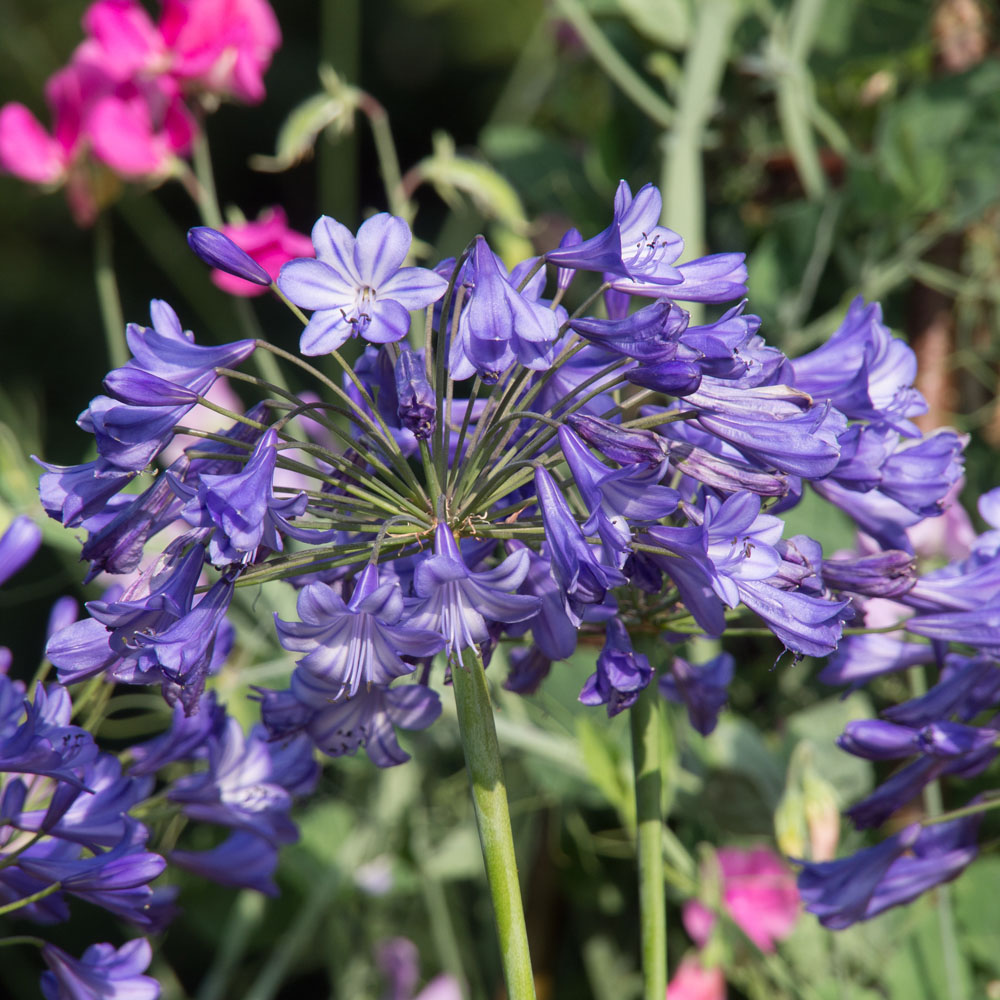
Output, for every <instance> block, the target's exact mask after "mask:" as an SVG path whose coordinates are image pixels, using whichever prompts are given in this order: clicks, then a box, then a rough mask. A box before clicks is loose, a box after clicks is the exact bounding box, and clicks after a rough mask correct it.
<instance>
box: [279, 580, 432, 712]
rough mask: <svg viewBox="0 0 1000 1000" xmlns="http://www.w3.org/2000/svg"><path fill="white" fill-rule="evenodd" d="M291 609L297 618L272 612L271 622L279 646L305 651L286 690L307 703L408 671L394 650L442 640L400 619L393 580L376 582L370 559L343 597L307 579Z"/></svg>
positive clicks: (422, 651) (425, 649) (427, 648)
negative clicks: (285, 618) (287, 618)
mask: <svg viewBox="0 0 1000 1000" xmlns="http://www.w3.org/2000/svg"><path fill="white" fill-rule="evenodd" d="M297 608H298V612H299V617H300V618H301V619H302V620H301V622H286V621H282V619H280V618H279V617H278V616H277V615H275V618H274V623H275V626H276V628H277V630H278V639H279V640H280V642H281V644H282V646H284V647H285V649H289V650H292V651H293V652H296V653H305V654H306V655H305V656H303V657H302V658H301V659H299V660H298V661H297V662H298V664H299V666H298V669H296V671H295V673H294V674H293V675H292V691H293V693H295V695H296V697H298V698H299V699H300V700H302V701H305V702H307V703H309V704H313V705H316V704H322V703H323V702H326V701H338V700H340V699H341V698H345V697H346V698H353V697H354V696H355V695H356V694H357V693H358V691H359V690H361V689H362V688H365V689H368V688H370V687H371V686H372V685H373V684H382V685H387V684H390V683H391V682H392V681H393V680H395V679H396V678H397V677H401V676H402V675H403V674H408V673H410V672H411V671H412V670H413V665H412V663H407V662H405V661H404V660H402V659H401V658H400V654H404V655H406V656H409V657H421V656H432V655H433V654H434V653H437V652H438V651H439V650H440V649H442V647H443V646H444V644H445V640H444V637H443V636H442V635H441V634H440V633H439V632H435V631H432V630H430V629H426V628H414V627H412V626H410V625H408V624H407V623H406V621H405V618H404V606H403V595H402V591H401V589H400V585H399V581H398V580H389V581H387V582H385V583H382V584H381V585H380V584H379V573H378V567H377V566H376V565H375V564H374V563H369V564H368V565H367V566H366V567H365V569H364V570H362V572H361V573H360V574H359V575H358V579H357V582H356V584H355V587H354V593H353V594H352V595H351V599H350V601H349V602H347V603H345V602H344V600H343V598H341V597H340V596H339V595H338V594H337V593H336V592H335V591H334V590H333V588H332V587H329V586H327V585H326V584H325V583H310V584H308V585H307V586H305V587H303V588H302V590H301V591H299V598H298V605H297ZM307 692H308V693H309V694H310V695H314V694H316V693H318V694H319V701H318V702H317V701H316V699H315V698H314V697H312V696H310V697H307V696H306V693H307Z"/></svg>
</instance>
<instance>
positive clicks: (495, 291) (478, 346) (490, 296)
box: [448, 236, 559, 384]
mask: <svg viewBox="0 0 1000 1000" xmlns="http://www.w3.org/2000/svg"><path fill="white" fill-rule="evenodd" d="M463 278H464V280H465V283H466V284H467V285H468V286H470V291H469V294H468V296H467V299H466V303H465V304H464V305H463V308H462V313H461V316H460V317H459V321H458V330H457V331H456V333H455V336H454V339H453V340H452V342H451V348H450V351H449V354H448V373H449V375H450V376H451V377H452V378H453V379H455V380H456V381H457V380H460V379H466V378H470V377H471V376H472V375H474V374H475V375H479V377H480V378H482V380H483V381H484V382H486V383H488V384H490V383H493V382H496V381H497V379H498V378H499V377H500V375H501V374H502V373H503V372H505V371H506V370H507V369H508V368H510V367H511V365H513V364H514V363H515V362H516V361H517V362H520V363H521V364H522V365H524V366H525V367H526V368H532V369H535V370H539V371H544V370H545V369H547V368H548V367H549V366H550V365H551V363H552V345H553V344H554V342H555V340H556V337H557V335H558V333H559V321H558V319H557V317H556V312H555V310H553V309H549V308H548V307H547V306H545V305H543V304H542V303H541V302H538V301H536V299H537V294H536V295H535V296H534V297H532V291H533V290H534V289H533V288H532V287H531V286H529V288H526V289H525V290H524V292H519V291H518V290H517V288H516V279H515V277H514V275H511V276H510V277H508V276H507V274H506V273H505V269H504V267H503V265H502V264H501V263H500V261H499V260H498V259H497V257H496V255H495V254H494V253H493V251H492V250H491V249H490V247H489V245H488V244H487V242H486V240H484V239H483V237H482V236H477V237H476V243H475V248H474V249H473V251H472V254H471V255H470V257H469V260H468V263H467V264H466V267H465V269H464V271H463Z"/></svg>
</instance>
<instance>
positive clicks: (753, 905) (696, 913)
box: [682, 847, 799, 952]
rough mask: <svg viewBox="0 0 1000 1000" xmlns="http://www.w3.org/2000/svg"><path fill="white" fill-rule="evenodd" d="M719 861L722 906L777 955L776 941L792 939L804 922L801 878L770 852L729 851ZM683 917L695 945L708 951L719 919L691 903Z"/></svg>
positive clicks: (762, 849) (762, 946)
mask: <svg viewBox="0 0 1000 1000" xmlns="http://www.w3.org/2000/svg"><path fill="white" fill-rule="evenodd" d="M716 857H717V858H718V861H719V868H720V870H721V872H722V902H723V905H724V906H725V908H726V909H727V910H728V911H729V915H730V916H731V917H732V918H733V920H734V921H735V922H736V923H737V924H738V925H739V926H740V928H741V929H742V930H743V932H744V933H745V934H746V935H747V937H748V938H750V940H751V941H753V943H754V944H755V945H757V947H758V948H760V950H761V951H766V952H772V951H774V946H775V942H777V941H780V940H782V939H783V938H786V937H788V935H789V934H790V933H791V932H792V928H793V927H794V926H795V921H796V920H798V917H799V893H798V890H797V889H796V887H795V876H794V875H793V874H792V873H791V872H790V871H789V870H788V868H787V867H786V866H785V863H784V862H783V861H782V860H781V858H779V857H778V856H777V855H776V854H774V853H773V852H772V851H770V850H768V849H767V848H766V847H755V848H753V849H752V850H742V849H740V848H738V847H724V848H722V850H720V851H719V852H718V854H717V855H716ZM682 918H683V921H684V928H685V930H686V931H687V932H688V934H689V935H690V936H691V938H692V940H694V941H695V942H696V943H697V944H698V946H699V947H704V945H705V942H707V941H708V938H709V935H710V934H711V932H712V927H713V926H714V925H715V914H714V913H712V912H711V910H709V909H708V908H707V907H705V906H704V905H702V904H701V903H699V902H698V901H697V900H690V901H688V902H687V903H685V904H684V910H683V913H682Z"/></svg>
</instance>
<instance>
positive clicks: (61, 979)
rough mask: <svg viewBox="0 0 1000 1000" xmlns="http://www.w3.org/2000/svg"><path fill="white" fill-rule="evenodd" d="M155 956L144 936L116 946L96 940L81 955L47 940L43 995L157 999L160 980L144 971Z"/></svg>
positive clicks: (55, 999) (79, 999)
mask: <svg viewBox="0 0 1000 1000" xmlns="http://www.w3.org/2000/svg"><path fill="white" fill-rule="evenodd" d="M152 957H153V952H152V949H151V948H150V945H149V942H148V941H147V940H146V939H145V938H136V939H135V940H134V941H129V942H127V943H126V944H123V945H122V946H121V947H120V948H118V949H117V950H116V949H115V947H114V946H113V945H110V944H93V945H91V946H90V947H89V948H88V949H87V950H86V951H85V952H84V953H83V956H82V957H81V958H78V959H77V958H73V957H72V956H70V955H67V954H66V952H64V951H63V950H62V949H61V948H57V947H56V946H55V945H53V944H48V943H46V944H45V945H44V946H43V947H42V958H44V959H45V963H46V964H47V965H48V967H49V971H48V972H43V973H42V995H43V996H44V997H45V1000H157V997H159V995H160V984H159V983H158V982H157V981H156V980H155V979H152V978H151V977H149V976H144V975H143V973H144V972H145V971H146V969H147V968H148V967H149V963H150V961H151V959H152Z"/></svg>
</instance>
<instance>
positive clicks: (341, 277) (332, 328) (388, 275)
mask: <svg viewBox="0 0 1000 1000" xmlns="http://www.w3.org/2000/svg"><path fill="white" fill-rule="evenodd" d="M312 241H313V246H314V247H315V248H316V258H315V259H312V258H309V257H301V258H297V259H296V260H291V261H289V262H288V263H287V264H285V265H283V266H282V268H281V272H280V274H279V275H278V287H279V288H280V289H281V291H282V292H283V293H284V294H285V295H286V296H287V297H288V298H289V299H290V300H291V301H292V302H294V303H295V304H296V305H297V306H301V307H302V308H303V309H311V310H313V315H312V318H311V319H310V320H309V323H308V325H307V326H306V328H305V330H303V331H302V337H301V339H300V341H299V349H300V350H301V351H302V353H303V354H306V355H317V354H328V353H329V352H330V351H335V350H337V348H339V347H340V346H341V344H343V343H344V342H345V341H346V340H347V339H348V338H349V337H352V336H353V337H363V338H364V339H365V340H368V341H370V342H372V343H375V344H387V343H393V342H395V341H397V340H402V339H403V337H405V336H406V333H407V331H408V330H409V328H410V315H409V313H410V311H411V310H414V309H423V308H424V307H425V306H429V305H430V304H431V303H432V302H436V301H437V300H438V299H439V298H441V296H442V295H443V294H444V291H445V288H447V286H448V282H447V281H446V280H445V279H444V278H442V277H441V276H440V275H439V274H435V273H434V272H433V271H429V270H427V269H426V268H423V267H402V264H403V261H404V260H405V259H406V255H407V253H409V250H410V243H411V241H412V236H411V234H410V227H409V226H408V225H407V224H406V222H405V221H404V220H403V219H400V218H397V217H396V216H393V215H388V214H387V213H385V212H381V213H380V214H378V215H374V216H372V217H371V218H370V219H368V220H367V221H366V222H364V223H363V224H362V226H361V228H360V229H359V230H358V235H357V237H356V238H355V237H354V236H352V235H351V232H350V230H349V229H348V228H347V227H346V226H343V225H341V223H339V222H337V221H335V220H334V219H331V218H329V217H328V216H325V215H324V216H321V217H320V219H319V220H318V221H317V222H316V224H315V225H314V226H313V230H312Z"/></svg>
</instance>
